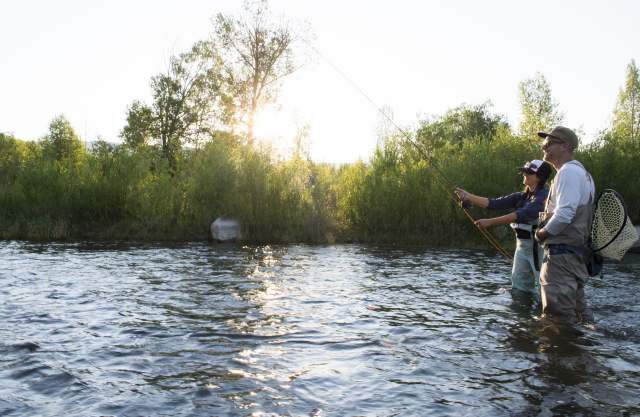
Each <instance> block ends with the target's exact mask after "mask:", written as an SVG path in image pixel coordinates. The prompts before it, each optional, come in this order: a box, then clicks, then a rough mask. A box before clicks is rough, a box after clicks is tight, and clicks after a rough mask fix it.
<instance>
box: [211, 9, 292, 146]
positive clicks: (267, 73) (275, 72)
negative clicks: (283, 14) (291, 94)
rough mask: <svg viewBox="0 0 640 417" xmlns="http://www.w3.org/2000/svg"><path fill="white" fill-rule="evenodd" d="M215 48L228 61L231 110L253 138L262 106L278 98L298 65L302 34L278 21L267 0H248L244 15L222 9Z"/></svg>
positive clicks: (226, 73) (227, 88)
mask: <svg viewBox="0 0 640 417" xmlns="http://www.w3.org/2000/svg"><path fill="white" fill-rule="evenodd" d="M213 25H214V30H213V35H212V38H211V43H212V45H214V47H213V48H212V49H214V50H218V51H219V52H220V53H221V55H222V60H223V62H224V76H225V84H224V85H225V92H226V94H225V97H226V99H227V100H226V102H225V105H226V107H227V111H226V113H227V114H228V115H233V118H234V122H235V123H234V124H239V125H243V126H244V127H245V128H246V135H247V141H248V142H249V143H252V142H253V138H254V133H253V129H254V123H255V116H256V113H257V111H258V109H259V108H260V107H261V106H263V105H264V104H267V103H273V102H274V101H275V100H276V99H277V95H278V91H279V88H280V84H281V82H282V80H283V78H285V77H286V76H288V75H290V74H292V73H293V72H294V71H295V70H296V69H297V66H296V63H295V59H294V50H293V44H294V41H295V40H296V39H297V38H298V36H299V34H298V33H296V32H295V31H294V29H293V28H292V26H291V24H290V23H289V22H287V21H285V20H282V19H281V20H280V21H279V22H278V23H274V21H273V19H272V17H271V14H270V10H269V6H268V3H267V1H266V0H253V1H246V2H245V3H244V7H243V12H242V13H241V15H240V16H237V17H236V16H230V15H229V16H227V15H223V14H218V15H217V16H216V17H215V18H214V21H213Z"/></svg>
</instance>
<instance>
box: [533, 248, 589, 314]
mask: <svg viewBox="0 0 640 417" xmlns="http://www.w3.org/2000/svg"><path fill="white" fill-rule="evenodd" d="M588 277H589V275H588V273H587V268H586V266H585V264H584V261H583V260H582V259H581V258H580V257H579V256H578V255H576V254H574V253H561V254H550V253H549V250H548V249H545V252H544V258H543V262H542V268H541V270H540V284H541V293H542V314H543V316H545V317H550V318H554V319H558V320H560V321H563V322H566V323H576V322H578V321H592V320H593V315H592V314H591V311H590V310H589V309H588V308H587V303H586V300H585V297H584V285H585V283H586V281H587V278H588Z"/></svg>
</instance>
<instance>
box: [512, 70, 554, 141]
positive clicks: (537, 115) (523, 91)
mask: <svg viewBox="0 0 640 417" xmlns="http://www.w3.org/2000/svg"><path fill="white" fill-rule="evenodd" d="M519 90H520V107H521V111H522V120H521V121H520V135H522V136H524V137H527V138H531V137H535V136H536V134H537V132H540V131H545V130H548V129H551V128H553V127H554V126H557V125H559V124H561V123H562V120H563V119H564V115H563V114H562V113H561V112H560V111H559V110H558V103H557V102H556V101H555V100H554V99H553V97H552V96H551V87H550V86H549V83H548V82H547V80H546V78H545V77H544V75H542V74H541V73H539V72H537V73H536V74H535V75H534V77H533V78H530V79H527V80H524V81H521V82H520V85H519Z"/></svg>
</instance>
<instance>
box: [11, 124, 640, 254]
mask: <svg viewBox="0 0 640 417" xmlns="http://www.w3.org/2000/svg"><path fill="white" fill-rule="evenodd" d="M418 144H419V146H422V147H423V149H430V151H429V152H428V158H424V157H422V155H421V154H420V153H419V152H417V151H416V149H415V148H414V146H413V145H411V144H409V143H408V142H407V141H406V140H404V139H402V138H395V139H394V138H391V139H390V140H389V141H387V143H386V144H385V145H384V146H383V147H382V148H380V149H377V150H376V152H375V154H374V155H373V156H372V158H371V159H370V160H369V161H367V162H362V161H361V162H356V163H353V164H347V165H342V166H339V167H335V166H332V165H328V164H319V163H314V162H311V161H309V160H307V159H305V158H301V157H300V156H295V157H292V158H290V159H287V160H279V159H275V158H274V157H273V156H272V154H271V152H270V151H269V150H268V149H260V148H256V147H249V146H246V145H241V144H240V142H239V141H238V140H236V139H235V138H233V137H230V136H221V137H219V138H216V139H214V140H212V141H211V142H209V143H207V144H206V145H205V146H203V147H202V148H200V149H198V150H187V151H182V153H181V154H180V155H179V158H178V162H177V163H178V169H177V170H176V169H170V167H169V166H168V165H167V163H166V161H165V160H164V159H163V158H162V156H161V154H160V153H159V152H158V150H156V149H153V148H144V149H138V150H136V151H135V152H134V151H132V150H131V149H128V148H126V147H122V146H121V147H113V146H109V145H108V144H106V143H98V144H97V145H96V146H94V147H93V148H92V149H91V150H88V151H84V150H83V151H82V152H81V155H76V156H75V157H73V158H67V159H55V158H52V157H51V155H50V153H48V152H46V149H45V148H44V145H43V144H38V143H32V142H23V141H20V140H17V139H15V138H13V137H10V136H7V135H0V238H4V239H37V240H51V239H71V238H73V239H78V238H79V239H127V240H192V239H206V238H208V235H209V225H210V223H211V222H212V221H213V220H214V219H215V218H217V217H220V216H230V217H234V218H237V219H238V220H240V222H241V224H242V227H243V236H244V238H245V239H246V240H249V241H261V242H336V241H338V242H340V241H342V242H350V241H359V242H395V243H428V244H432V245H473V246H475V245H482V244H483V243H482V238H481V237H480V235H479V234H478V233H477V232H476V230H475V228H474V227H473V225H472V224H471V222H469V221H468V219H466V217H465V216H464V215H463V213H462V211H461V210H460V208H459V207H458V206H457V203H456V201H455V200H454V199H453V198H452V193H451V192H452V189H453V187H454V186H461V187H464V188H466V189H467V190H469V191H471V192H473V193H475V194H479V195H484V196H498V195H502V194H506V193H509V192H513V191H516V190H519V189H521V188H522V184H521V181H522V177H521V176H520V175H519V174H518V172H517V168H518V167H519V166H521V165H522V164H523V163H524V162H525V161H528V160H531V159H534V158H540V157H541V152H540V150H539V149H537V148H536V146H534V145H533V144H531V143H530V142H528V141H526V140H523V139H521V138H519V137H517V136H514V135H513V134H511V132H510V131H509V129H508V128H504V127H502V128H499V129H497V130H496V132H495V133H494V134H493V136H492V137H489V138H483V139H482V140H480V139H478V138H477V137H469V138H466V139H464V140H462V141H458V142H456V143H454V144H452V143H448V142H442V143H438V144H437V146H429V144H428V143H425V142H424V141H423V140H422V139H418ZM577 158H578V159H579V160H581V161H582V162H583V163H584V164H585V166H586V167H587V168H588V169H589V170H590V171H591V173H592V174H593V176H594V178H595V181H596V184H597V187H598V189H599V190H601V189H603V188H614V189H616V190H618V191H619V192H621V193H622V194H623V196H624V197H625V199H626V202H627V204H628V206H629V209H630V215H631V217H632V219H633V221H635V222H638V221H639V220H640V211H639V208H640V191H639V190H638V187H637V184H636V181H635V172H636V169H637V167H638V166H640V149H638V145H637V144H634V143H629V142H616V141H615V140H611V139H610V140H608V141H606V142H600V143H596V144H593V145H591V146H589V147H586V148H585V149H582V150H580V152H579V153H578V155H577ZM472 214H473V216H474V217H475V218H481V217H486V216H494V215H496V214H498V213H489V212H487V211H485V210H481V209H477V208H476V209H473V211H472ZM496 232H497V234H498V235H499V236H502V237H504V236H508V235H509V232H508V230H506V229H497V230H496ZM507 240H508V238H507Z"/></svg>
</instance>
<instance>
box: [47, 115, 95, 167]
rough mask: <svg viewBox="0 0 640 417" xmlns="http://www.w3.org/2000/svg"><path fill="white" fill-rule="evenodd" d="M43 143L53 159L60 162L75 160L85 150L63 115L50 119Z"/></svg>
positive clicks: (78, 158) (77, 159)
mask: <svg viewBox="0 0 640 417" xmlns="http://www.w3.org/2000/svg"><path fill="white" fill-rule="evenodd" d="M43 145H44V148H45V149H46V151H47V152H48V153H49V155H51V156H52V157H53V159H55V160H57V161H61V162H62V161H67V162H77V161H79V160H80V159H81V158H82V156H83V154H84V152H85V150H84V146H83V144H82V141H80V138H79V137H78V135H77V134H76V132H75V130H74V129H73V127H72V126H71V123H70V122H69V121H68V120H67V119H66V118H65V117H64V116H63V115H60V116H57V117H56V118H54V119H53V120H52V121H51V123H50V124H49V134H48V135H47V136H45V137H44V139H43Z"/></svg>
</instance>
